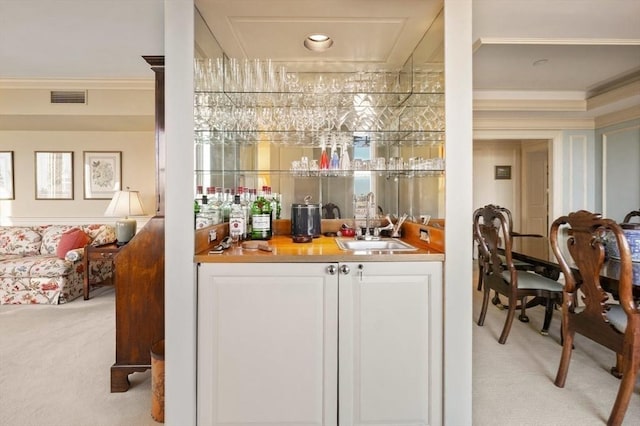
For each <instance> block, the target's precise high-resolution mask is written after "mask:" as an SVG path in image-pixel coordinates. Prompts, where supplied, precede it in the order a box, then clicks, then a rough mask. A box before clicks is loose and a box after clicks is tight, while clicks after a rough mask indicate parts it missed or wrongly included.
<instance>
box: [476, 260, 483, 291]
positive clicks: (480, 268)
mask: <svg viewBox="0 0 640 426" xmlns="http://www.w3.org/2000/svg"><path fill="white" fill-rule="evenodd" d="M483 275H484V267H483V266H482V260H480V259H478V287H477V290H478V291H482V276H483Z"/></svg>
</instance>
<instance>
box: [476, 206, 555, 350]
mask: <svg viewBox="0 0 640 426" xmlns="http://www.w3.org/2000/svg"><path fill="white" fill-rule="evenodd" d="M507 212H508V210H506V209H504V208H502V207H499V206H495V205H491V204H489V205H486V206H484V207H481V208H479V209H477V210H476V211H475V212H474V215H473V229H474V238H475V239H476V241H477V242H478V253H479V266H480V270H481V271H480V272H481V273H482V276H481V278H482V281H483V282H484V285H483V287H484V294H483V300H482V309H481V312H480V317H479V319H478V325H483V324H484V319H485V316H486V312H487V305H488V301H489V292H490V291H491V290H494V291H495V292H496V294H502V295H504V296H506V297H507V299H508V302H507V303H508V305H507V306H506V308H507V318H506V320H505V325H504V328H503V330H502V334H501V335H500V338H499V339H498V342H499V343H505V342H506V340H507V337H508V335H509V331H510V330H511V324H512V322H513V318H514V315H515V310H516V309H521V310H522V313H521V314H520V316H519V319H520V321H522V322H528V321H529V320H528V317H527V316H526V312H525V309H526V308H527V307H533V306H536V305H539V304H543V305H545V306H546V309H547V310H546V315H545V320H544V325H543V328H542V332H543V334H546V331H547V330H548V327H549V323H550V321H551V317H552V314H553V304H554V303H555V302H556V301H557V300H559V299H560V297H561V296H562V286H561V285H560V284H559V283H557V282H556V281H553V280H551V279H548V278H545V277H542V276H539V275H537V274H532V273H529V272H526V271H524V270H520V269H518V268H517V267H516V265H515V264H514V260H513V255H512V252H511V237H512V235H511V234H512V231H511V229H510V226H509V223H510V222H511V221H510V214H508V213H507ZM523 274H525V275H523ZM519 281H522V285H519ZM527 297H533V300H532V301H531V302H529V303H527V302H526V298H527ZM518 302H520V305H518Z"/></svg>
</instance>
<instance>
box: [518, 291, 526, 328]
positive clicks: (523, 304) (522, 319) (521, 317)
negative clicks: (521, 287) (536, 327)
mask: <svg viewBox="0 0 640 426" xmlns="http://www.w3.org/2000/svg"><path fill="white" fill-rule="evenodd" d="M520 309H521V311H520V315H518V319H519V320H520V322H529V317H528V316H527V298H526V297H523V298H522V300H520Z"/></svg>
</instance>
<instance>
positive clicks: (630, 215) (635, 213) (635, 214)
mask: <svg viewBox="0 0 640 426" xmlns="http://www.w3.org/2000/svg"><path fill="white" fill-rule="evenodd" d="M634 217H640V210H633V211H631V212H629V213H627V215H626V216H625V217H624V220H623V221H622V223H629V222H631V218H634Z"/></svg>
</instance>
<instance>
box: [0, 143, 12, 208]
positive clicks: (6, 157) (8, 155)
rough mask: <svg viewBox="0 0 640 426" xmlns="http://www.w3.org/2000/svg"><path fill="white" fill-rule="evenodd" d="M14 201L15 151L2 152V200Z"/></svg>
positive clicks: (0, 177) (0, 183) (0, 161)
mask: <svg viewBox="0 0 640 426" xmlns="http://www.w3.org/2000/svg"><path fill="white" fill-rule="evenodd" d="M13 199H15V198H14V193H13V151H0V200H13Z"/></svg>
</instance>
